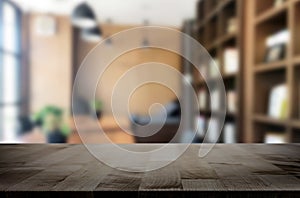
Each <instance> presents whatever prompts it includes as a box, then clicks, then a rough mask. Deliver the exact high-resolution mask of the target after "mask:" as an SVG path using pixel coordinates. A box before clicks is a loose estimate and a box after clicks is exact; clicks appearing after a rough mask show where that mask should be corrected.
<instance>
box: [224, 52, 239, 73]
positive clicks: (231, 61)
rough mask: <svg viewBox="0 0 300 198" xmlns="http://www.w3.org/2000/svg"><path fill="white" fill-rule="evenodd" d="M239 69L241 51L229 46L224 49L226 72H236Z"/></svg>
mask: <svg viewBox="0 0 300 198" xmlns="http://www.w3.org/2000/svg"><path fill="white" fill-rule="evenodd" d="M238 70H239V52H238V50H237V49H236V48H227V49H225V51H224V73H225V74H234V73H237V72H238Z"/></svg>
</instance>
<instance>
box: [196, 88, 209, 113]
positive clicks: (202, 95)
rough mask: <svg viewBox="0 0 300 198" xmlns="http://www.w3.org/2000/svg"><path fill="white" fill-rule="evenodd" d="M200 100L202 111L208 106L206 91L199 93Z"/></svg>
mask: <svg viewBox="0 0 300 198" xmlns="http://www.w3.org/2000/svg"><path fill="white" fill-rule="evenodd" d="M198 95H199V96H198V99H199V109H200V110H202V109H205V108H206V107H207V106H206V104H207V102H206V101H207V93H206V91H205V89H201V90H200V91H199V94H198Z"/></svg>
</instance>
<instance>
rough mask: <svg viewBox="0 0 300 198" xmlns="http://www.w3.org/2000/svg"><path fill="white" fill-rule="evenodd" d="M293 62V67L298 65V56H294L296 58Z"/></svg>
mask: <svg viewBox="0 0 300 198" xmlns="http://www.w3.org/2000/svg"><path fill="white" fill-rule="evenodd" d="M293 62H294V64H295V66H298V65H300V56H296V57H295V58H294V60H293Z"/></svg>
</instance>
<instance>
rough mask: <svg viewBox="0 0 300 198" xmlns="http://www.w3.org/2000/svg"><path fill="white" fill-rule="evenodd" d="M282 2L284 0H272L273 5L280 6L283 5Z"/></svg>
mask: <svg viewBox="0 0 300 198" xmlns="http://www.w3.org/2000/svg"><path fill="white" fill-rule="evenodd" d="M284 2H285V0H274V7H276V8H277V7H280V6H282V5H283V3H284Z"/></svg>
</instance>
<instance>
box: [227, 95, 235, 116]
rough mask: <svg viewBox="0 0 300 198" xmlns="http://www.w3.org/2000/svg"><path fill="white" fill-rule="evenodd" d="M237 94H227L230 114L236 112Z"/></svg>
mask: <svg viewBox="0 0 300 198" xmlns="http://www.w3.org/2000/svg"><path fill="white" fill-rule="evenodd" d="M236 98H237V97H236V92H235V91H228V92H227V110H228V112H230V113H235V112H236V102H237V101H236Z"/></svg>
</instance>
